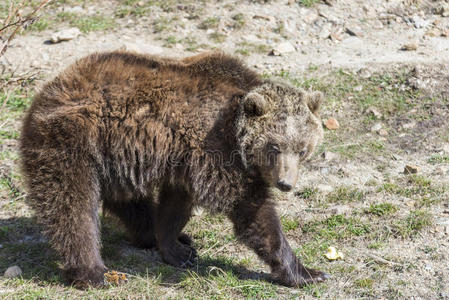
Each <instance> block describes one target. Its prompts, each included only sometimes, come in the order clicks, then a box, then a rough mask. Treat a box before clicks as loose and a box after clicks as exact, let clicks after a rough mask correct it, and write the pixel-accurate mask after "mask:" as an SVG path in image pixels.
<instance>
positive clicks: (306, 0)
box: [299, 0, 320, 7]
mask: <svg viewBox="0 0 449 300" xmlns="http://www.w3.org/2000/svg"><path fill="white" fill-rule="evenodd" d="M299 2H300V4H301V5H304V6H305V7H312V6H314V5H315V4H316V3H318V2H320V0H300V1H299Z"/></svg>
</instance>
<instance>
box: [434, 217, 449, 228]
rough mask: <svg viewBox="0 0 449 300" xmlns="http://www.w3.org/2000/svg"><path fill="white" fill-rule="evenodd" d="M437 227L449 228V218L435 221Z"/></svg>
mask: <svg viewBox="0 0 449 300" xmlns="http://www.w3.org/2000/svg"><path fill="white" fill-rule="evenodd" d="M436 224H437V225H443V226H449V218H440V219H438V220H437V221H436Z"/></svg>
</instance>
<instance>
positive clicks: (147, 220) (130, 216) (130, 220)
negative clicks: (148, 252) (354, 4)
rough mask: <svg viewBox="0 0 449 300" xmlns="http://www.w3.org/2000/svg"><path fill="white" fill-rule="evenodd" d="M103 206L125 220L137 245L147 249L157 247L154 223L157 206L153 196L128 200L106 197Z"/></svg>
mask: <svg viewBox="0 0 449 300" xmlns="http://www.w3.org/2000/svg"><path fill="white" fill-rule="evenodd" d="M103 207H104V208H105V209H106V210H107V211H109V212H111V213H113V214H114V215H115V216H117V217H118V218H119V219H120V220H121V221H122V222H123V224H124V225H125V227H126V229H127V231H128V233H129V235H130V238H131V240H132V242H133V244H134V245H135V246H136V247H139V248H145V249H151V248H154V247H156V237H155V236H154V225H153V221H154V211H155V207H154V204H153V200H152V199H151V198H147V199H135V200H131V201H126V202H125V201H108V200H107V199H106V200H105V201H104V203H103Z"/></svg>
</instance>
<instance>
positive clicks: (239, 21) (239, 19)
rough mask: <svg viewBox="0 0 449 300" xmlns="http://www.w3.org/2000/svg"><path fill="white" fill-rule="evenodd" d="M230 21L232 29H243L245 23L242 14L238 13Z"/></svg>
mask: <svg viewBox="0 0 449 300" xmlns="http://www.w3.org/2000/svg"><path fill="white" fill-rule="evenodd" d="M232 20H233V21H234V22H233V23H232V27H233V28H234V29H242V28H243V27H245V24H246V21H245V15H244V14H242V13H238V14H235V15H233V16H232Z"/></svg>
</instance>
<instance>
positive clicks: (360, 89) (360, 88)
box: [354, 85, 363, 92]
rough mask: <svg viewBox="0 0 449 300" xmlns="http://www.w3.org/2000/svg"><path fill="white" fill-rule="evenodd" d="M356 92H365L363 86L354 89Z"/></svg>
mask: <svg viewBox="0 0 449 300" xmlns="http://www.w3.org/2000/svg"><path fill="white" fill-rule="evenodd" d="M354 91H355V92H361V91H363V85H358V86H356V87H355V88H354Z"/></svg>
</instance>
